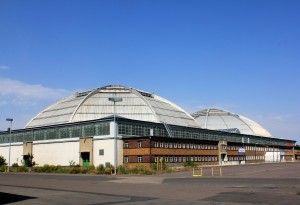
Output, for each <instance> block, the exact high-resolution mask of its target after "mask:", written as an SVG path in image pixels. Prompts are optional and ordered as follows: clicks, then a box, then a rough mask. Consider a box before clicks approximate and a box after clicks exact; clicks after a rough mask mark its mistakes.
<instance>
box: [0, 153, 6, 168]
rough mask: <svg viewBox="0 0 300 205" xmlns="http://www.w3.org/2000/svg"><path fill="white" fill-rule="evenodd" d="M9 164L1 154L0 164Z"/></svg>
mask: <svg viewBox="0 0 300 205" xmlns="http://www.w3.org/2000/svg"><path fill="white" fill-rule="evenodd" d="M3 165H7V163H6V159H5V158H4V157H3V156H2V155H1V156H0V166H3Z"/></svg>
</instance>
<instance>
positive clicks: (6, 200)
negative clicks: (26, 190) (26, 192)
mask: <svg viewBox="0 0 300 205" xmlns="http://www.w3.org/2000/svg"><path fill="white" fill-rule="evenodd" d="M34 198H35V197H30V196H22V195H16V194H9V193H3V192H0V204H10V203H15V202H19V201H24V200H28V199H34Z"/></svg>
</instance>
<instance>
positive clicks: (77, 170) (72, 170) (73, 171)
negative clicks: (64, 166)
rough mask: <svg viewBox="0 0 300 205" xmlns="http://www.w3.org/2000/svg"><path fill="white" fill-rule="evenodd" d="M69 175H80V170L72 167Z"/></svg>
mask: <svg viewBox="0 0 300 205" xmlns="http://www.w3.org/2000/svg"><path fill="white" fill-rule="evenodd" d="M69 173H70V174H80V173H82V170H81V168H80V167H72V168H71V170H70V172H69Z"/></svg>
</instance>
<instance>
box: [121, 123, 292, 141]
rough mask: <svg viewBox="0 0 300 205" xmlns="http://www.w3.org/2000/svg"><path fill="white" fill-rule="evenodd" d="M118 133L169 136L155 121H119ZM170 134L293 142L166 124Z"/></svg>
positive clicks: (201, 138)
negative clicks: (151, 131) (151, 133)
mask: <svg viewBox="0 0 300 205" xmlns="http://www.w3.org/2000/svg"><path fill="white" fill-rule="evenodd" d="M118 123H119V134H120V135H123V136H141V137H147V136H151V135H150V130H151V129H153V136H156V137H169V135H168V133H167V131H166V129H165V127H164V125H163V124H157V123H151V124H150V123H146V122H145V123H144V122H137V121H134V122H123V121H119V122H118ZM168 127H169V130H170V132H171V133H172V134H171V136H172V137H174V138H179V139H191V140H207V141H227V142H234V143H245V144H247V143H248V144H261V145H267V146H270V145H273V146H275V145H276V146H290V145H294V143H295V142H293V141H290V140H283V139H276V138H268V137H259V136H252V135H243V134H239V133H229V132H222V131H214V130H206V129H200V128H192V127H181V126H176V125H168Z"/></svg>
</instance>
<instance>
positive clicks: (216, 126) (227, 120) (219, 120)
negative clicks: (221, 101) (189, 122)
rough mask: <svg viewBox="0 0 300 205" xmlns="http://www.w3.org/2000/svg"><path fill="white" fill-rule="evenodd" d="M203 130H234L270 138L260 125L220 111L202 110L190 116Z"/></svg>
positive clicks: (212, 109)
mask: <svg viewBox="0 0 300 205" xmlns="http://www.w3.org/2000/svg"><path fill="white" fill-rule="evenodd" d="M192 116H193V117H194V118H195V119H196V121H197V122H198V123H199V125H200V126H201V127H202V128H204V129H210V130H223V131H226V130H228V131H230V130H233V129H236V130H237V131H238V132H239V133H241V134H247V135H256V136H262V137H272V135H271V134H270V133H269V132H268V131H267V130H266V129H265V128H263V127H262V126H261V125H259V124H258V123H256V122H254V121H253V120H250V119H248V118H246V117H244V116H241V115H237V114H234V113H231V112H228V111H224V110H220V109H215V108H211V109H204V110H201V111H199V112H196V113H194V114H192Z"/></svg>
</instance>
